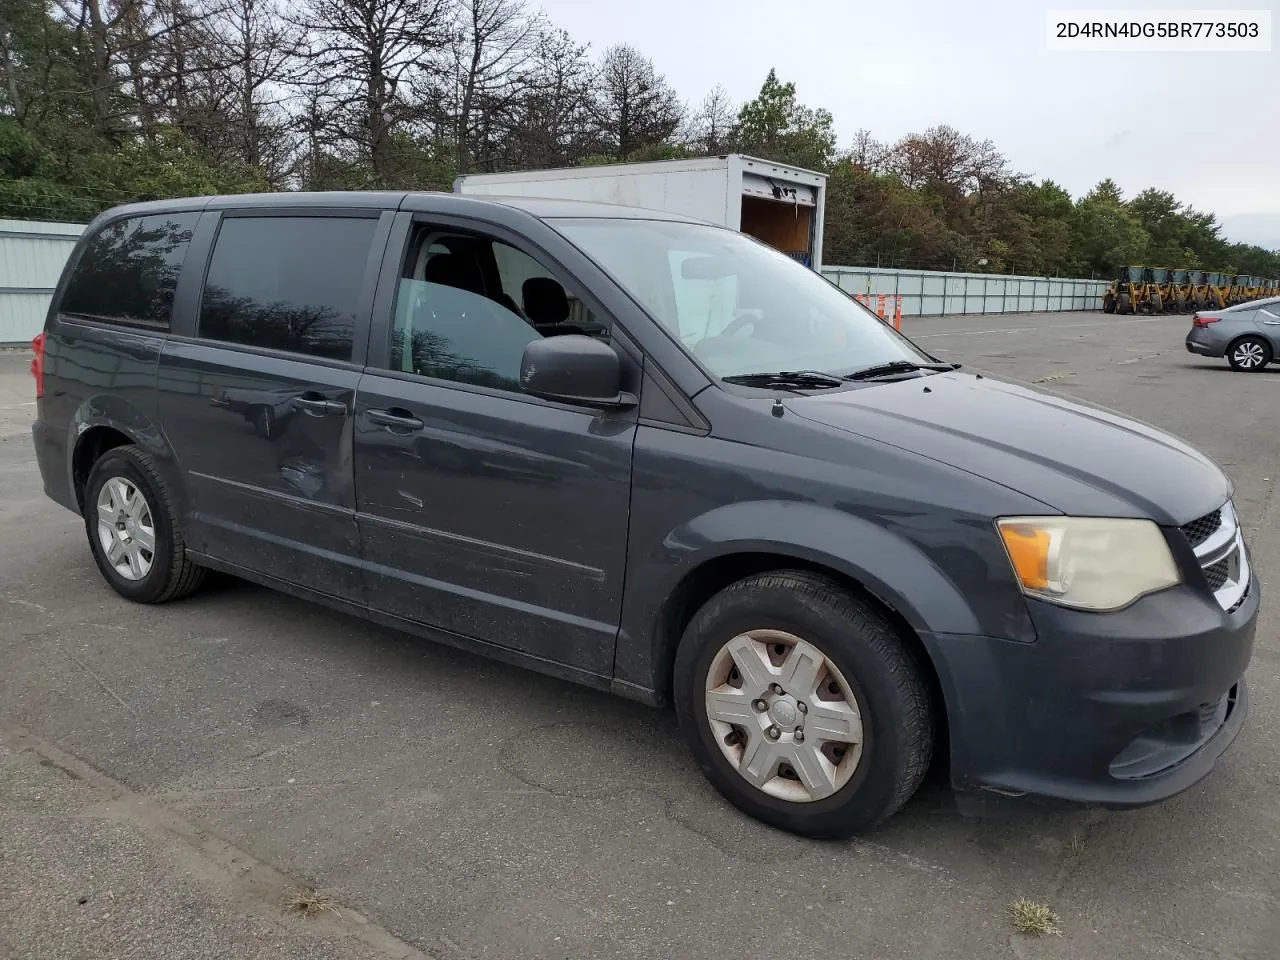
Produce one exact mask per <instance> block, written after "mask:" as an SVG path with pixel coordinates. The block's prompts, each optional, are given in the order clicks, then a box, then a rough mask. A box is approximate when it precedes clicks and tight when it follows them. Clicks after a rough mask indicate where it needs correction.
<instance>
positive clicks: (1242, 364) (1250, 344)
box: [1227, 334, 1272, 373]
mask: <svg viewBox="0 0 1280 960" xmlns="http://www.w3.org/2000/svg"><path fill="white" fill-rule="evenodd" d="M1271 360H1272V355H1271V344H1269V343H1267V341H1266V340H1264V339H1263V338H1262V337H1258V336H1253V335H1252V334H1251V335H1249V336H1246V337H1240V338H1239V339H1238V340H1234V341H1232V343H1231V346H1229V347H1227V363H1229V364H1231V369H1232V370H1239V371H1240V372H1241V373H1257V372H1258V371H1259V370H1262V369H1264V368H1265V367H1266V366H1267V364H1269V363H1270V362H1271Z"/></svg>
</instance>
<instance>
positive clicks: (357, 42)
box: [294, 0, 453, 186]
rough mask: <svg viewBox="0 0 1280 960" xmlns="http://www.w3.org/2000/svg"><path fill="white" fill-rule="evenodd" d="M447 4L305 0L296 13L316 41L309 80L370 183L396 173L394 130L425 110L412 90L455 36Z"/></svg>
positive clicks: (385, 181)
mask: <svg viewBox="0 0 1280 960" xmlns="http://www.w3.org/2000/svg"><path fill="white" fill-rule="evenodd" d="M450 12H451V11H450V7H449V6H448V0H307V3H306V4H305V6H304V8H303V10H302V12H301V14H299V15H298V16H296V18H295V19H294V22H295V23H296V24H297V26H298V27H300V28H301V29H302V30H304V31H305V32H306V33H307V35H308V36H309V38H310V41H311V51H310V54H309V61H310V64H311V68H312V69H311V76H310V79H309V83H311V84H312V85H313V86H315V87H318V88H319V89H320V91H321V92H322V98H321V101H322V103H323V104H324V105H325V109H326V114H327V120H328V122H329V124H330V126H332V128H333V130H334V131H335V132H336V133H337V134H338V135H339V137H340V138H341V139H342V140H343V141H345V143H347V144H348V145H350V146H351V147H353V148H354V149H355V150H356V152H357V154H358V155H359V156H361V157H363V158H365V159H367V160H368V162H369V164H370V166H371V168H372V173H373V184H372V185H373V186H388V185H390V184H392V183H393V182H394V180H395V153H396V151H395V143H394V136H395V134H396V133H397V132H403V131H404V130H405V129H406V127H407V125H408V124H409V123H410V122H411V121H413V120H415V119H417V118H419V117H421V116H422V115H423V112H424V111H423V105H422V104H421V103H418V102H415V100H414V98H413V97H411V96H410V92H411V90H412V89H413V88H415V87H416V86H418V85H417V84H416V83H415V81H416V80H417V79H418V78H419V77H420V76H421V75H422V74H424V73H427V74H429V73H431V72H432V68H433V66H435V65H436V64H437V63H438V60H439V56H440V54H441V52H442V51H443V50H444V49H445V48H446V47H447V46H448V44H449V42H450V40H451V39H452V36H453V34H452V28H453V23H452V22H451V20H450ZM419 89H423V88H422V87H419Z"/></svg>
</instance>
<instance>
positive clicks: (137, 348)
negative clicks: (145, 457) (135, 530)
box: [39, 317, 176, 505]
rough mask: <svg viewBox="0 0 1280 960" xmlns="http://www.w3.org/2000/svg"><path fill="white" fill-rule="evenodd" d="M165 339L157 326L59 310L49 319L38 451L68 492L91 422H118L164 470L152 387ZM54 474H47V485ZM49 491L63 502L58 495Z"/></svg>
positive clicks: (117, 427)
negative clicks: (42, 446)
mask: <svg viewBox="0 0 1280 960" xmlns="http://www.w3.org/2000/svg"><path fill="white" fill-rule="evenodd" d="M163 345H164V334H163V333H160V332H158V331H157V332H154V333H153V332H150V331H145V330H138V329H135V328H124V327H115V326H112V325H109V324H101V323H93V322H89V321H82V320H72V319H68V318H65V317H63V318H59V319H57V320H56V321H55V322H54V323H53V324H52V325H51V326H50V328H49V330H48V331H47V339H46V345H45V396H44V400H43V402H42V405H41V408H40V413H39V416H40V420H41V421H42V422H43V425H44V434H45V442H46V444H47V445H48V448H49V449H48V450H46V452H45V454H44V456H45V457H48V462H49V463H50V464H61V465H62V471H63V473H64V475H65V478H64V479H65V491H66V493H67V494H68V495H72V493H73V491H74V477H73V473H72V461H73V455H74V452H75V449H76V446H77V444H78V443H79V442H80V441H81V440H82V438H83V437H84V436H85V435H86V434H87V433H88V432H89V431H90V430H92V429H93V428H94V427H111V428H112V429H115V430H118V431H119V432H121V433H123V434H124V435H125V436H127V437H129V439H130V440H132V441H133V442H134V443H136V444H137V445H138V446H140V447H142V448H143V449H144V450H146V451H147V452H149V453H151V454H153V455H154V456H156V458H157V461H158V463H159V465H160V466H161V469H162V471H165V470H166V466H167V459H168V458H167V455H166V454H167V449H166V445H165V443H164V439H163V437H162V435H161V433H160V430H159V428H158V426H157V418H156V410H157V400H156V391H155V386H156V370H157V364H158V361H159V357H160V350H161V348H162V347H163ZM43 462H45V461H44V459H43V458H42V463H43ZM168 473H169V474H170V475H169V476H166V479H167V480H176V477H173V476H172V475H171V474H172V471H171V469H170V470H169V471H168ZM54 480H55V478H54V477H52V476H48V477H46V483H48V484H50V485H52V484H53V482H54ZM60 492H61V491H60ZM51 494H52V491H51ZM55 499H57V500H59V502H63V498H62V497H55ZM67 505H70V504H67Z"/></svg>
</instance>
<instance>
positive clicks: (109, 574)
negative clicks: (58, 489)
mask: <svg viewBox="0 0 1280 960" xmlns="http://www.w3.org/2000/svg"><path fill="white" fill-rule="evenodd" d="M84 523H85V532H86V533H87V534H88V537H89V548H90V550H92V551H93V559H94V560H95V561H96V562H97V564H98V569H99V570H100V571H101V572H102V576H103V577H104V578H105V579H106V581H107V583H109V584H110V585H111V588H112V589H113V590H115V591H116V593H118V594H120V595H121V596H122V597H126V598H128V599H129V600H134V601H136V602H138V603H163V602H165V601H166V600H174V599H177V598H179V597H183V596H186V595H187V594H189V593H191V592H192V591H194V590H195V589H196V588H197V587H199V586H200V584H201V583H202V582H203V581H204V577H205V570H204V569H203V568H201V567H198V566H196V565H195V564H194V563H192V562H191V561H190V560H189V559H188V558H187V552H186V544H185V542H184V541H183V539H182V532H181V530H180V529H179V527H178V521H177V517H176V515H175V513H174V507H173V501H172V499H171V498H170V496H169V492H168V490H167V489H166V487H165V483H164V481H163V480H162V479H161V477H160V474H159V472H157V470H156V467H155V463H154V461H153V460H152V459H151V457H150V456H148V455H147V454H146V453H143V452H142V451H141V450H139V449H138V448H137V447H132V446H125V447H115V448H114V449H111V450H108V451H107V452H106V453H105V454H103V455H102V457H100V458H99V459H98V462H97V463H95V464H94V465H93V469H92V470H91V471H90V472H89V479H88V481H87V482H86V483H85V489H84Z"/></svg>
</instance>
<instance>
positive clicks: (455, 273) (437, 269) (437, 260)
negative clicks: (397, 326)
mask: <svg viewBox="0 0 1280 960" xmlns="http://www.w3.org/2000/svg"><path fill="white" fill-rule="evenodd" d="M422 279H423V280H425V281H426V282H427V283H439V284H442V285H444V286H448V287H455V288H456V289H458V290H465V291H467V292H468V293H474V294H475V295H476V296H478V297H486V296H487V297H488V298H489V299H490V300H493V301H494V302H495V303H499V304H501V305H502V306H504V307H506V308H507V309H508V310H510V311H511V312H512V313H514V314H515V315H516V316H517V317H519V318H520V319H521V320H526V321H527V320H528V317H526V316H525V314H523V313H522V312H521V311H520V307H519V306H518V305H517V304H516V302H515V300H513V299H512V298H511V297H509V296H508V295H507V294H506V292H505V291H503V290H501V289H499V290H498V292H497V293H496V294H494V295H492V296H489V295H488V294H487V293H485V282H484V271H483V270H481V269H480V265H479V264H478V263H477V262H476V261H475V259H474V258H473V257H470V256H467V255H465V254H461V253H438V254H435V255H434V256H433V257H431V259H429V260H428V261H427V265H426V267H425V268H424V270H423V274H422Z"/></svg>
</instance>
